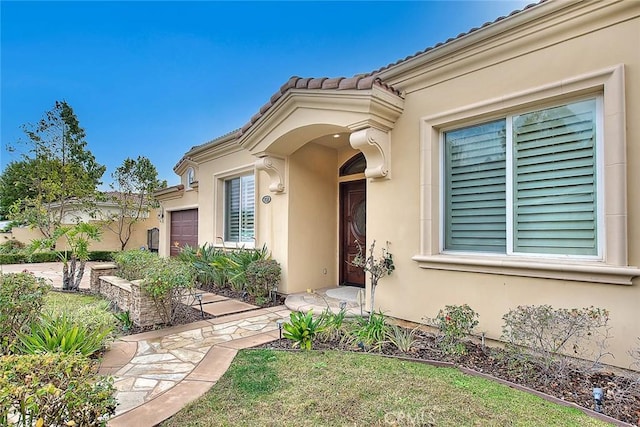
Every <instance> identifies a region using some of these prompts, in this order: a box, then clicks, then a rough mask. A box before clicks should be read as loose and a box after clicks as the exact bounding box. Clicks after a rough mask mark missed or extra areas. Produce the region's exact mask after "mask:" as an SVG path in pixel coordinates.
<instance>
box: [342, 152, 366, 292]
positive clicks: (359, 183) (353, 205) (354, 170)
mask: <svg viewBox="0 0 640 427" xmlns="http://www.w3.org/2000/svg"><path fill="white" fill-rule="evenodd" d="M366 166H367V161H366V159H365V157H364V155H363V154H362V153H358V154H357V155H355V156H353V157H352V158H351V159H349V160H348V161H347V162H345V164H344V165H343V166H342V167H341V168H340V177H341V182H340V196H339V197H340V218H339V229H340V237H339V241H340V255H339V261H340V272H339V274H340V279H339V283H340V285H351V286H361V287H364V285H365V274H364V271H363V270H362V268H359V267H355V266H354V265H353V264H352V262H353V259H354V258H355V257H356V255H357V254H358V246H360V248H362V249H363V250H365V245H366V242H367V183H366V181H365V180H364V179H363V178H362V175H363V174H364V171H365V168H366ZM350 177H351V178H352V179H349V178H350Z"/></svg>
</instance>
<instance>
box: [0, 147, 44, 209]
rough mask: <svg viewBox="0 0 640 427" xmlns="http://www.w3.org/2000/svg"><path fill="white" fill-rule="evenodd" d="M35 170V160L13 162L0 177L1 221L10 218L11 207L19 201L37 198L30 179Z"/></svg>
mask: <svg viewBox="0 0 640 427" xmlns="http://www.w3.org/2000/svg"><path fill="white" fill-rule="evenodd" d="M35 169H36V161H35V160H34V159H23V160H19V161H13V162H11V163H9V164H8V165H7V167H6V168H5V169H4V171H3V172H2V174H1V175H0V219H6V218H8V217H9V213H10V212H11V207H12V206H13V205H14V204H15V203H16V202H18V201H19V200H24V199H33V198H35V197H36V196H37V193H36V191H35V190H34V188H33V187H32V181H31V178H30V176H32V175H33V174H34V173H35Z"/></svg>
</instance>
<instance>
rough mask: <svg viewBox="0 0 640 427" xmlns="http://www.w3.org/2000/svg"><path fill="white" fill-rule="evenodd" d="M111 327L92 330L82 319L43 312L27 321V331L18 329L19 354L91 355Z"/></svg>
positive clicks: (96, 350)
mask: <svg viewBox="0 0 640 427" xmlns="http://www.w3.org/2000/svg"><path fill="white" fill-rule="evenodd" d="M111 331H112V328H111V327H106V328H103V329H97V330H93V329H92V328H90V327H88V326H87V325H85V324H84V323H82V322H78V321H74V320H73V319H71V317H70V316H68V315H66V314H62V315H60V316H57V317H52V316H49V315H47V314H43V315H42V316H41V318H40V320H39V321H34V322H32V323H31V328H30V331H28V332H21V333H18V339H19V340H20V344H18V345H17V347H18V349H19V351H20V352H21V353H23V354H38V353H48V352H52V353H79V354H82V355H83V356H91V355H93V354H95V353H97V352H98V351H100V350H101V349H102V348H103V347H104V344H105V341H106V339H107V337H108V336H109V334H110V333H111Z"/></svg>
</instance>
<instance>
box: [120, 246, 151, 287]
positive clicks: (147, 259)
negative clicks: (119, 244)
mask: <svg viewBox="0 0 640 427" xmlns="http://www.w3.org/2000/svg"><path fill="white" fill-rule="evenodd" d="M159 260H160V258H159V257H158V255H157V254H155V253H153V252H149V251H142V250H140V249H132V250H129V251H122V252H117V253H116V254H115V255H114V261H115V262H116V264H117V265H118V276H120V277H122V278H123V279H125V280H129V281H131V280H139V279H144V277H145V276H146V275H147V273H148V272H149V271H153V270H155V268H156V265H157V264H158V263H159Z"/></svg>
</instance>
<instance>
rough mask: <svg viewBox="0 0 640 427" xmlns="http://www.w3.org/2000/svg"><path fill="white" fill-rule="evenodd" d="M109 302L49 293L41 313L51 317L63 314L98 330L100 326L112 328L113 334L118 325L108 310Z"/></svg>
mask: <svg viewBox="0 0 640 427" xmlns="http://www.w3.org/2000/svg"><path fill="white" fill-rule="evenodd" d="M109 304H110V303H109V301H107V300H106V299H104V298H101V297H97V296H93V295H86V294H78V293H72V292H56V291H51V292H49V293H48V294H47V295H46V297H45V302H44V306H43V307H42V311H43V312H45V313H50V314H52V315H53V316H57V315H62V314H63V313H64V314H66V315H67V316H69V317H71V318H72V319H74V320H77V321H78V322H80V323H82V324H83V325H86V326H89V327H91V328H92V329H93V330H99V329H101V328H102V326H111V327H113V330H114V332H113V334H117V333H118V332H119V324H118V321H117V320H116V318H115V316H114V315H113V313H112V312H111V310H109Z"/></svg>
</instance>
